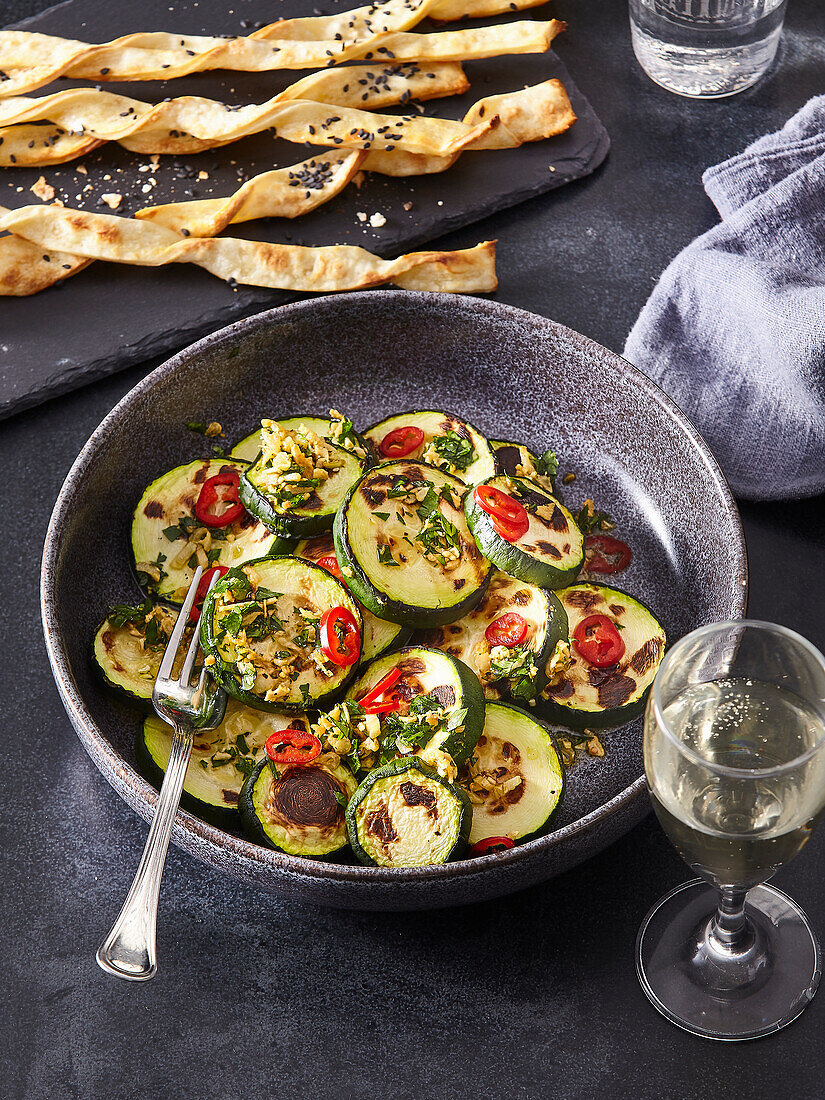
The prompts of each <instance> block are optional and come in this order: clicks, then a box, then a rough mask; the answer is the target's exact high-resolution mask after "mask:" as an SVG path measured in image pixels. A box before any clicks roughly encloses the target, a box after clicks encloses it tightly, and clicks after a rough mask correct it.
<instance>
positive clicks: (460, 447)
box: [364, 409, 496, 485]
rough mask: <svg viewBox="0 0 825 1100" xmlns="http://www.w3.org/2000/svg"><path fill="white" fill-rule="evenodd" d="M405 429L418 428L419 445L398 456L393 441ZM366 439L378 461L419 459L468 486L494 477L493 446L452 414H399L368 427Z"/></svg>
mask: <svg viewBox="0 0 825 1100" xmlns="http://www.w3.org/2000/svg"><path fill="white" fill-rule="evenodd" d="M406 428H412V429H415V430H416V435H417V436H418V438H419V439H420V442H418V443H417V444H416V445H415V446H413V447H411V448H410V449H408V450H404V451H402V452H401V453H400V454H399V452H398V451H396V450H395V449H394V447H393V440H394V439H395V438H397V435H398V433H400V432H402V431H403V429H406ZM391 433H396V436H393V435H392V434H391ZM364 438H365V439H366V440H367V442H368V443H369V444H370V445H371V446H372V449H373V455H374V457H375V460H376V462H387V461H391V460H392V459H393V458H396V457H403V458H407V459H417V460H418V461H420V462H426V463H428V464H429V465H430V466H436V467H437V468H438V469H439V470H443V471H444V472H445V473H448V474H453V475H454V476H455V477H457V478H459V479H460V480H461V481H463V482H464V483H465V485H477V484H478V482H480V481H484V480H485V478H488V477H492V475H493V474H494V472H495V469H496V464H495V459H494V457H493V452H492V449H491V447H490V444H489V443H488V442H487V440H486V439H485V438H484V436H483V435H482V434H481V432H480V431H478V429H477V428H474V427H473V426H472V424H468V423H467V421H466V420H460V419H459V418H458V417H457V416H453V415H452V413H445V412H434V411H433V410H431V409H428V410H424V411H413V412H405V413H396V414H395V415H394V416H388V417H387V418H386V419H385V420H379V422H378V423H377V424H373V426H372V427H371V428H367V430H366V431H365V432H364ZM411 442H414V439H413V440H408V442H407V443H406V446H407V447H410V443H411Z"/></svg>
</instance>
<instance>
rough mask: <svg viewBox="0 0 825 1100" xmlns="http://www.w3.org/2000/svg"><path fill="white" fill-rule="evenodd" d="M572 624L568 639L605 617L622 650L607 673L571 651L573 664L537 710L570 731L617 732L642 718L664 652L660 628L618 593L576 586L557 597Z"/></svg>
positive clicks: (635, 602) (637, 605) (643, 609)
mask: <svg viewBox="0 0 825 1100" xmlns="http://www.w3.org/2000/svg"><path fill="white" fill-rule="evenodd" d="M556 595H557V596H558V598H559V600H560V601H561V603H562V605H563V606H564V608H565V610H566V612H567V617H568V620H569V623H570V637H571V638H573V636H574V634H575V631H576V627H577V626H578V624H579V623H580V622H581V621H582V620H583V619H585V618H587V617H588V616H590V615H605V616H606V617H607V618H609V619H610V620H611V621H612V622H613V623H615V624H616V627H617V628H618V630H619V633H620V637H621V639H622V641H623V642H624V646H625V650H624V653H623V655H622V657H621V658H620V659H619V661H618V662H617V663H616V664H615V665H614V666H612V667H610V668H597V667H596V666H595V665H592V664H590V663H589V662H588V661H586V660H585V659H584V657H582V655H581V654H580V653H579V652H578V650H577V649H576V644H575V640H574V641H573V643H572V645H571V647H570V648H571V657H572V664H571V665H570V667H569V668H568V669H567V670H566V671H565V672H564V673H563V675H561V676H560V677H559V678H558V679H557V680H556V681H554V682H553V684H552V686H550V687H546V688H545V689H544V692H543V693H542V697H541V701H540V709H541V711H542V713H544V714H545V715H546V716H547V717H548V718H549V719H550V720H551V721H552V722H557V723H559V724H560V725H564V726H570V727H572V728H573V729H607V728H610V727H614V726H621V725H623V724H624V723H625V722H629V721H630V720H631V719H632V718H635V717H636V716H637V715H639V714H641V713H642V711H643V710H644V707H645V702H646V700H647V695H648V692H649V691H650V687H651V684H652V683H653V679H654V677H655V676H656V672H657V670H658V668H659V664H660V663H661V660H662V657H663V656H664V652H665V645H666V638H665V631H664V628H663V627H662V625H661V623H660V622H659V621H658V620H657V619H656V618H655V616H654V615H653V613H652V612H651V611H650V609H649V608H647V607H645V605H644V604H643V603H642V602H641V600H637V599H635V598H634V597H633V596H628V594H627V593H626V592H622V591H621V590H620V589H618V588H609V587H607V586H606V585H598V584H574V585H571V586H570V587H569V588H563V589H561V590H560V591H559V592H557V593H556Z"/></svg>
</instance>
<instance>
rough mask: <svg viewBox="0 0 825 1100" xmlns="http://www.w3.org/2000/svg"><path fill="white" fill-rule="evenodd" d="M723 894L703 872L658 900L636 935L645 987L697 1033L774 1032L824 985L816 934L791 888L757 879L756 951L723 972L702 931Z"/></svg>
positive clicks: (745, 1035) (671, 1016) (751, 902)
mask: <svg viewBox="0 0 825 1100" xmlns="http://www.w3.org/2000/svg"><path fill="white" fill-rule="evenodd" d="M716 898H717V895H716V891H715V890H714V889H713V888H712V887H711V886H709V885H708V884H707V882H705V881H704V880H703V879H695V880H693V881H692V882H686V883H684V884H683V885H682V886H677V887H676V889H675V890H671V892H670V893H669V894H666V895H665V896H664V897H663V898H661V899H660V900H659V901H658V902H657V903H656V905H654V907H653V908H652V909H651V910H650V912H649V913H648V915H647V916H646V917H645V919H644V921H643V923H642V927H641V928H640V929H639V935H638V937H637V939H636V972H637V974H638V975H639V981H640V982H641V984H642V989H643V990H644V991H645V993H646V994H647V996H648V998H649V999H650V1001H651V1002H652V1004H653V1005H654V1006H655V1007H656V1008H657V1009H658V1010H659V1012H661V1013H662V1015H663V1016H665V1017H667V1019H668V1020H670V1021H671V1022H672V1023H674V1024H677V1025H678V1026H679V1027H681V1028H683V1029H684V1030H685V1031H689V1032H691V1033H692V1034H693V1035H701V1036H703V1037H704V1038H706V1039H721V1040H728V1041H736V1040H741V1039H758V1038H759V1037H760V1036H762V1035H770V1034H772V1033H773V1032H774V1031H779V1029H780V1028H783V1027H785V1026H786V1024H790V1023H792V1022H793V1021H794V1020H795V1019H796V1018H797V1016H799V1015H800V1013H801V1012H803V1011H804V1009H805V1008H807V1006H808V1004H809V1003H810V1001H811V999H812V998H813V995H814V993H815V992H816V988H817V986H818V985H819V979H820V976H821V973H822V956H821V952H820V948H819V943H818V941H817V938H816V935H815V934H814V931H813V929H812V928H811V926H810V924H809V923H808V918H807V917H806V916H805V914H804V913H803V912H802V910H801V909H800V908H799V906H798V905H797V904H796V903H795V902H794V901H792V900H791V899H790V898H789V897H788V896H787V894H783V893H782V891H781V890H777V889H776V888H775V887H773V886H765V885H762V886H754V887H753V889H752V890H750V891H749V892H748V897H747V902H746V904H745V913H746V915H747V918H748V921H749V922H750V925H751V927H752V928H753V930H754V932H755V950H754V951H752V952H751V953H750V956H749V958H745V957H744V956H743V958H742V964H741V965H740V966H738V967H737V966H732V967H731V968H730V969H728V970H726V971H724V972H723V970H721V969H719V970H716V971H715V970H714V967H713V965H712V963H711V964H710V965H708V956H707V954H706V953H705V952H703V949H702V940H703V936H702V932H703V930H704V929H705V927H706V926H707V923H708V921H709V920H710V919H711V918H712V917H713V915H714V913H715V911H716ZM745 976H746V977H745Z"/></svg>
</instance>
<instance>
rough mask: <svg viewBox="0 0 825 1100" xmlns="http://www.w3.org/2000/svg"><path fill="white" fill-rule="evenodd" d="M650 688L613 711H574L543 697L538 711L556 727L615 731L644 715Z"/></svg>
mask: <svg viewBox="0 0 825 1100" xmlns="http://www.w3.org/2000/svg"><path fill="white" fill-rule="evenodd" d="M649 694H650V688H647V689H646V690H645V691H644V692H643V694H642V695H641V697H640V698H639V699H637V700H635V701H634V702H632V703H627V704H626V705H625V706H623V707H615V708H614V709H612V710H603V711H599V710H573V708H572V707H563V706H561V704H560V703H557V702H556V701H555V700H554V699H546V698H544V696H542V697H541V698H540V699H537V700H536V710H537V711H538V712H539V713H540V714H541V716H542V717H543V718H544V719H546V721H548V722H551V723H552V724H553V725H556V726H567V728H568V729H571V730H606V729H615V728H616V727H617V726H624V725H626V724H627V723H628V722H632V721H633V719H634V718H638V717H639V715H640V714H643V713H644V709H645V706H646V704H647V697H648V695H649Z"/></svg>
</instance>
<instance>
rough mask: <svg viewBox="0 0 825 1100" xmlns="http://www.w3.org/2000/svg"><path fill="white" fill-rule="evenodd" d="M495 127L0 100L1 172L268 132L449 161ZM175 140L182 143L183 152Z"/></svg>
mask: <svg viewBox="0 0 825 1100" xmlns="http://www.w3.org/2000/svg"><path fill="white" fill-rule="evenodd" d="M44 120H45V121H48V122H51V123H52V124H53V126H52V128H51V130H52V133H51V135H49V136H46V137H44V136H43V134H44V128H43V127H32V126H30V125H27V124H29V123H31V122H35V121H37V122H40V121H44ZM496 125H497V119H496V118H495V116H493V117H492V118H485V119H484V120H483V121H482V122H481V123H479V124H477V125H474V126H467V125H466V124H465V123H463V122H455V121H453V120H452V119H444V118H431V117H426V116H410V115H405V116H403V117H401V116H398V115H382V114H376V113H374V112H371V111H362V110H358V109H356V108H352V107H345V106H341V105H340V104H336V105H335V106H332V107H331V106H328V105H327V104H323V103H316V102H312V101H310V100H303V99H295V100H290V99H284V98H283V96H282V95H278V96H275V97H273V98H272V99H270V100H268V101H267V102H266V103H252V104H249V105H248V106H237V107H234V106H230V105H227V104H224V103H218V102H216V101H215V100H211V99H202V98H201V97H200V96H181V97H180V98H178V99H170V100H168V101H167V102H163V103H157V104H151V103H143V102H142V101H140V100H137V99H130V98H129V97H128V96H119V95H114V94H113V93H111V92H104V91H98V90H96V89H93V88H75V89H72V90H70V91H65V92H56V93H55V94H54V95H48V96H41V97H39V98H29V97H26V96H18V97H15V98H13V99H7V100H0V139H2V143H1V144H0V165H2V166H4V167H6V166H10V165H18V166H21V165H27V166H31V165H43V164H56V163H61V162H63V161H66V160H70V159H73V158H75V157H77V156H80V155H81V154H82V153H83V152H87V151H88V149H89V142H93V143H94V145H92V146H91V147H92V148H94V146H95V145H102V144H103V143H104V142H106V141H117V142H119V144H121V145H123V146H125V147H126V148H127V149H132V150H134V151H136V152H141V153H181V152H193V151H194V150H193V148H192V140H194V142H195V143H196V147H197V148H198V149H209V148H214V147H215V146H217V145H227V144H228V143H229V142H232V141H237V140H238V138H242V137H246V136H247V135H248V134H256V133H260V131H262V130H267V129H273V130H274V131H276V132H277V134H278V136H279V137H281V138H283V139H285V140H286V141H293V142H307V143H309V144H311V145H322V146H332V147H335V146H344V147H346V148H357V149H369V148H373V149H385V150H386V151H387V152H391V151H392V150H393V149H400V150H403V151H405V152H409V153H426V154H429V155H436V156H449V155H450V154H451V153H455V152H458V151H459V150H460V149H463V148H464V146H465V145H468V144H470V143H471V142H473V141H475V140H477V139H478V138H479V137H481V135H482V134H484V133H486V132H487V131H488V130H490V129H493V128H494V127H495V126H496ZM38 131H39V133H38ZM181 134H183V136H184V138H185V139H186V141H185V142H184V143H183V148H182V147H181V146H182V143H181V140H180V139H181ZM35 135H37V136H35ZM73 138H74V139H76V144H73V143H72V139H73Z"/></svg>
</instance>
